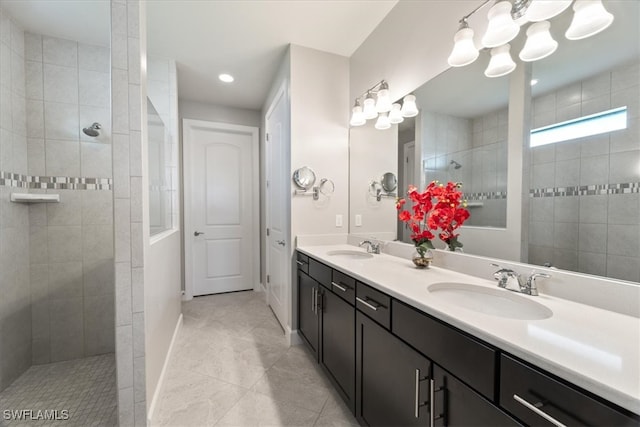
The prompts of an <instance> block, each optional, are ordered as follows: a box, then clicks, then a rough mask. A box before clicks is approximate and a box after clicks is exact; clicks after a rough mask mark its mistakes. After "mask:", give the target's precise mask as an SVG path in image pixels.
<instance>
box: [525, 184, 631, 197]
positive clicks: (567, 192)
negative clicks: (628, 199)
mask: <svg viewBox="0 0 640 427" xmlns="http://www.w3.org/2000/svg"><path fill="white" fill-rule="evenodd" d="M634 193H640V182H625V183H622V184H594V185H579V186H572V187H552V188H534V189H531V190H529V197H567V196H599V195H607V194H634Z"/></svg>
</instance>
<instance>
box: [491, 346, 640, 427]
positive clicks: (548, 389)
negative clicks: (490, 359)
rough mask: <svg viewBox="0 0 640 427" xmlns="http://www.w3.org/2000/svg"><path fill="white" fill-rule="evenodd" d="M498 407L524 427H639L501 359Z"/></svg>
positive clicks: (612, 410)
mask: <svg viewBox="0 0 640 427" xmlns="http://www.w3.org/2000/svg"><path fill="white" fill-rule="evenodd" d="M500 405H501V406H502V407H503V408H505V409H506V410H508V411H509V412H511V413H512V414H513V415H514V416H516V417H517V418H518V419H520V420H521V421H522V422H524V423H525V424H527V425H531V426H553V425H557V424H554V422H553V421H552V420H556V421H557V422H559V423H561V424H564V425H568V426H574V425H581V426H638V425H640V419H639V418H638V416H634V415H633V414H631V413H629V412H628V411H625V410H623V409H621V408H618V409H617V408H613V407H612V406H611V405H609V404H604V403H602V402H600V401H599V399H598V398H597V397H595V396H593V397H592V396H589V395H588V394H587V393H585V392H582V391H580V390H577V389H576V388H574V387H570V386H568V385H566V384H564V383H563V381H559V380H556V379H554V378H552V377H551V376H549V375H547V374H545V373H544V372H541V371H539V370H537V369H535V368H533V367H531V366H528V365H527V364H525V363H523V362H520V361H518V360H515V359H514V358H512V357H509V356H506V355H502V357H501V359H500Z"/></svg>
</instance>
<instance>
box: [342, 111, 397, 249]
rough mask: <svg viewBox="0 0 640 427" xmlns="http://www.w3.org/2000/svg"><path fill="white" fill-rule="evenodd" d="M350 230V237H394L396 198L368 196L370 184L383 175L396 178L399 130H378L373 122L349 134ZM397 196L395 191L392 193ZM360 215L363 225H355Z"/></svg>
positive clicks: (353, 129) (385, 238) (354, 129)
mask: <svg viewBox="0 0 640 427" xmlns="http://www.w3.org/2000/svg"><path fill="white" fill-rule="evenodd" d="M349 157H350V161H349V175H350V176H349V186H350V189H349V194H350V195H349V199H350V206H349V230H350V231H351V234H358V235H362V236H363V237H370V238H374V239H383V240H394V239H395V238H396V227H397V220H396V218H397V212H396V207H395V205H396V198H395V197H382V198H381V199H380V201H378V200H376V198H375V197H374V196H372V195H371V193H370V191H369V188H370V184H371V182H372V181H377V182H380V179H381V177H382V175H383V174H384V173H386V172H392V173H394V174H396V177H397V175H398V170H397V169H398V127H397V125H393V126H391V128H390V129H387V130H378V129H376V128H375V127H374V123H373V120H371V121H369V122H367V124H366V125H363V126H358V127H354V128H351V130H350V132H349ZM395 193H396V194H398V190H397V189H396V191H395ZM356 215H360V216H361V218H362V225H361V226H356V222H355V217H356Z"/></svg>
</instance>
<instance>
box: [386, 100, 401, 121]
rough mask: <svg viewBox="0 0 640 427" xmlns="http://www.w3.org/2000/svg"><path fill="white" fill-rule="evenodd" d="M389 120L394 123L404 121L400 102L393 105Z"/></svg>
mask: <svg viewBox="0 0 640 427" xmlns="http://www.w3.org/2000/svg"><path fill="white" fill-rule="evenodd" d="M389 121H390V122H391V123H392V124H394V125H395V124H396V123H402V122H403V121H404V117H402V113H401V112H400V104H398V103H395V104H393V105H391V111H389Z"/></svg>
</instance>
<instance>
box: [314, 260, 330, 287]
mask: <svg viewBox="0 0 640 427" xmlns="http://www.w3.org/2000/svg"><path fill="white" fill-rule="evenodd" d="M309 276H311V277H312V278H313V279H315V281H316V282H318V283H320V284H321V285H323V286H324V287H326V288H328V289H331V268H330V267H327V266H326V265H324V264H322V263H319V262H318V261H316V260H315V259H313V258H309Z"/></svg>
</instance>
